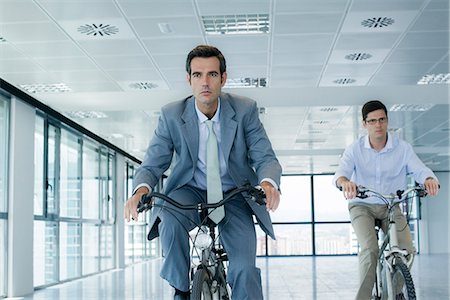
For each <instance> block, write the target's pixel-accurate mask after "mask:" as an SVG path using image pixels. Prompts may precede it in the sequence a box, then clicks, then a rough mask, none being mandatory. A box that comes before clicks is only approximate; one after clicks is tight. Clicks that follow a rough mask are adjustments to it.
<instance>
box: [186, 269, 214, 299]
mask: <svg viewBox="0 0 450 300" xmlns="http://www.w3.org/2000/svg"><path fill="white" fill-rule="evenodd" d="M211 284H212V281H211V278H210V275H209V272H208V270H206V269H205V268H200V269H197V271H195V274H194V280H193V281H192V292H191V300H212V299H213V296H212V294H211Z"/></svg>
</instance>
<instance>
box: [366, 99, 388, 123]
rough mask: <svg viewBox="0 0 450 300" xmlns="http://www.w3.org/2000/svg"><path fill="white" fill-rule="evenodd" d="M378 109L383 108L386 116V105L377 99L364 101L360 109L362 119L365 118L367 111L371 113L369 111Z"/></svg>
mask: <svg viewBox="0 0 450 300" xmlns="http://www.w3.org/2000/svg"><path fill="white" fill-rule="evenodd" d="M379 109H382V110H384V112H385V113H386V117H387V114H388V113H387V109H386V106H384V104H383V103H381V101H379V100H370V101H368V102H366V104H364V106H363V108H362V110H361V112H362V118H363V121H365V120H366V118H367V115H368V114H369V113H371V112H373V111H375V110H379Z"/></svg>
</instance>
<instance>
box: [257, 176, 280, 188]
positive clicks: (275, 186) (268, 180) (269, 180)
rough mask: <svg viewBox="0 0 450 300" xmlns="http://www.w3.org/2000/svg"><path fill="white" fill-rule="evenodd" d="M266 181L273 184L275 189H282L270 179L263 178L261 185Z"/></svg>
mask: <svg viewBox="0 0 450 300" xmlns="http://www.w3.org/2000/svg"><path fill="white" fill-rule="evenodd" d="M264 181H267V182H268V183H270V184H272V185H273V186H274V188H275V189H277V190H280V188H279V187H278V184H277V183H276V182H275V181H274V180H272V179H270V178H263V179H262V180H261V182H260V183H262V182H264Z"/></svg>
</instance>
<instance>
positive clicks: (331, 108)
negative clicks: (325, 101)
mask: <svg viewBox="0 0 450 300" xmlns="http://www.w3.org/2000/svg"><path fill="white" fill-rule="evenodd" d="M337 110H338V109H337V108H336V107H321V108H320V111H323V112H333V111H337Z"/></svg>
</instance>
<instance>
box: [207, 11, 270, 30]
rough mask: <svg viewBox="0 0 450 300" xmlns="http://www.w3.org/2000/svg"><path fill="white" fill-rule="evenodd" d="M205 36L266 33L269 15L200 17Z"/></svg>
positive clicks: (268, 26)
mask: <svg viewBox="0 0 450 300" xmlns="http://www.w3.org/2000/svg"><path fill="white" fill-rule="evenodd" d="M202 20H203V26H204V28H205V32H206V34H254V33H268V32H269V28H270V20H269V14H241V15H218V16H202Z"/></svg>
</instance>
